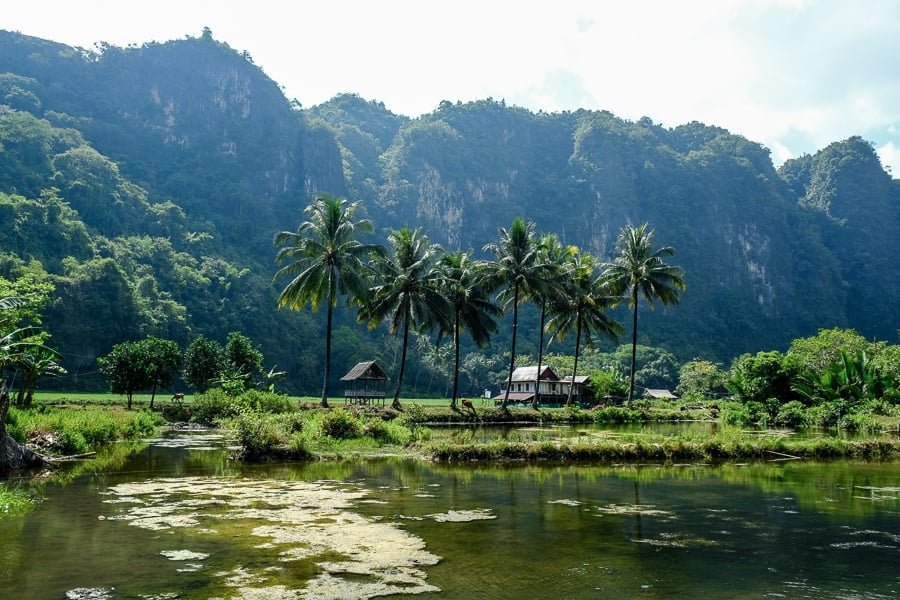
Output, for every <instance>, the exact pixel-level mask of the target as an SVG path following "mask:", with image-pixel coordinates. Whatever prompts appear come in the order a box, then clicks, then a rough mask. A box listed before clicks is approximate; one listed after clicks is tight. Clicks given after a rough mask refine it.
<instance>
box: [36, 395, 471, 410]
mask: <svg viewBox="0 0 900 600" xmlns="http://www.w3.org/2000/svg"><path fill="white" fill-rule="evenodd" d="M289 398H290V400H291V401H293V402H296V403H297V404H318V403H319V401H320V400H321V397H318V396H289ZM193 400H194V395H193V394H187V393H186V394H185V395H184V402H185V403H187V404H190V403H191V402H193ZM34 402H35V404H50V405H64V404H81V405H87V404H104V405H117V404H120V405H122V406H125V404H127V402H128V399H127V398H126V397H125V396H124V395H123V394H113V393H110V392H61V391H40V390H38V391H37V392H35V394H34ZM168 402H172V396H171V393H170V392H168V391H164V392H160V393H157V394H156V400H155V401H154V405H156V404H160V403H168ZM400 402H401V403H402V404H404V405H406V404H418V405H420V406H450V399H449V398H400ZM472 402H473V403H474V404H475V406H476V407H480V406H481V405H482V404H481V399H478V398H476V399H474V400H472ZM328 403H329V404H331V405H333V406H344V397H343V396H341V395H334V396H330V397H329V398H328ZM149 405H150V394H147V393H140V394H134V395H133V396H132V406H133V407H134V408H136V409H138V410H139V409H141V408H145V407H147V406H149ZM379 405H380V404H379ZM390 405H391V398H387V399H385V406H390ZM484 406H488V404H485V405H484Z"/></svg>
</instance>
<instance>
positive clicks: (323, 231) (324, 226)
mask: <svg viewBox="0 0 900 600" xmlns="http://www.w3.org/2000/svg"><path fill="white" fill-rule="evenodd" d="M359 210H360V204H359V203H358V202H353V203H350V202H347V201H346V200H344V199H340V198H334V197H332V196H328V195H323V196H319V197H318V198H316V200H315V201H314V202H313V203H312V204H310V205H309V206H307V207H306V209H305V211H304V212H305V214H306V215H307V217H308V218H309V220H307V221H304V222H303V223H301V224H300V226H299V227H298V228H297V231H296V232H290V231H282V232H281V233H279V234H278V235H276V236H275V245H277V246H280V247H281V248H280V249H279V251H278V253H277V255H276V257H275V261H276V263H278V264H282V265H284V266H282V267H281V268H280V269H279V270H278V271H277V272H276V273H275V279H282V278H287V279H289V281H288V283H287V285H285V287H284V288H283V289H282V291H281V293H280V294H279V296H278V307H279V308H282V307H287V308H290V309H292V310H300V309H302V308H303V307H304V306H306V305H307V304H309V305H310V306H311V307H312V309H313V310H317V309H318V307H319V305H320V304H322V302H323V301H324V302H325V304H326V310H327V314H328V316H327V325H326V331H325V369H324V373H323V383H322V406H328V380H329V376H330V372H331V331H332V317H333V311H334V307H335V306H336V305H337V301H338V297H339V295H343V294H345V295H347V296H348V301H349V302H356V301H358V300H360V299H364V298H365V297H366V296H367V295H368V281H367V280H366V277H365V271H366V268H367V267H366V261H367V260H368V259H369V258H370V257H372V256H379V255H381V254H382V253H383V249H382V248H381V247H380V246H374V245H370V244H364V243H362V242H360V241H359V240H358V239H357V235H358V234H359V233H365V232H367V231H371V230H372V224H371V222H370V221H368V220H366V219H357V218H356V213H357V212H358V211H359Z"/></svg>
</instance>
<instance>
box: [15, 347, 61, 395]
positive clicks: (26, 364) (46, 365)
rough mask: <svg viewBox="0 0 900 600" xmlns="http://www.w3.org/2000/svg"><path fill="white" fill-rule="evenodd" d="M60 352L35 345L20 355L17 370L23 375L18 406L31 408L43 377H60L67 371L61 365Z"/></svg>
mask: <svg viewBox="0 0 900 600" xmlns="http://www.w3.org/2000/svg"><path fill="white" fill-rule="evenodd" d="M58 360H59V352H57V351H56V350H53V349H52V348H47V347H46V346H41V345H35V346H33V347H31V348H27V349H25V350H24V351H23V352H21V353H20V355H19V359H18V360H17V361H16V370H17V371H18V372H19V373H21V375H22V383H21V386H20V387H19V395H18V397H17V398H16V406H21V407H29V406H31V403H32V401H33V399H34V390H35V389H37V384H38V381H39V380H40V378H41V377H45V376H48V377H60V376H62V375H65V374H66V370H65V369H64V368H62V367H61V366H60V365H59V363H58V362H57V361H58Z"/></svg>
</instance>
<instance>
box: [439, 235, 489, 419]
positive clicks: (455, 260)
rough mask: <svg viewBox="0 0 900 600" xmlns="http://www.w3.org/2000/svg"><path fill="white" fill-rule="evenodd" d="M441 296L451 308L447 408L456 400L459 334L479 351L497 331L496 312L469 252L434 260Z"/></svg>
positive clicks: (482, 273)
mask: <svg viewBox="0 0 900 600" xmlns="http://www.w3.org/2000/svg"><path fill="white" fill-rule="evenodd" d="M438 269H439V277H440V279H439V285H440V290H441V293H442V294H443V295H444V297H445V298H446V299H447V300H448V301H449V302H450V304H451V305H452V307H453V322H452V329H453V353H454V358H453V391H452V393H451V397H450V407H451V408H454V409H455V408H456V400H457V398H458V396H459V347H460V331H461V330H462V329H465V330H466V331H468V332H469V335H470V336H471V337H472V341H474V342H475V344H476V345H478V346H479V347H481V346H484V345H485V344H487V343H488V342H489V341H490V339H491V334H493V333H495V332H496V331H497V320H496V318H497V316H498V315H499V314H500V308H499V307H498V306H497V305H496V304H495V303H494V302H493V301H492V300H491V298H490V295H489V293H488V291H487V289H486V288H485V285H484V276H485V269H484V263H482V262H479V261H475V260H472V254H471V252H448V253H446V254H443V255H441V257H440V258H439V259H438Z"/></svg>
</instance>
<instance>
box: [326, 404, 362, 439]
mask: <svg viewBox="0 0 900 600" xmlns="http://www.w3.org/2000/svg"><path fill="white" fill-rule="evenodd" d="M321 427H322V433H323V434H325V435H327V436H328V437H331V438H334V439H336V440H348V439H351V438H357V437H359V436H360V435H362V425H361V423H360V422H359V420H358V419H357V418H356V417H355V416H353V415H352V414H350V413H349V412H347V411H346V410H344V409H343V408H339V409H337V410H330V411H328V412H326V413H325V414H324V415H323V417H322V422H321Z"/></svg>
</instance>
